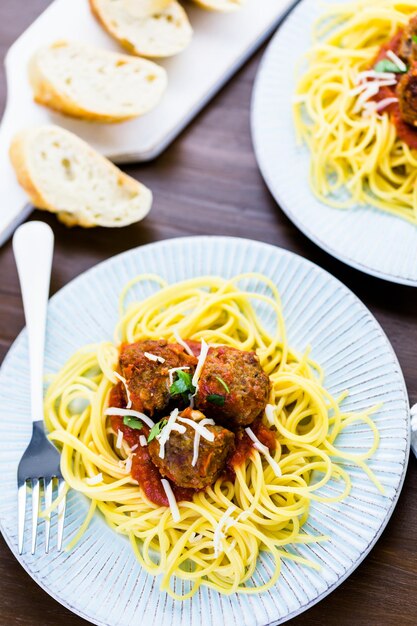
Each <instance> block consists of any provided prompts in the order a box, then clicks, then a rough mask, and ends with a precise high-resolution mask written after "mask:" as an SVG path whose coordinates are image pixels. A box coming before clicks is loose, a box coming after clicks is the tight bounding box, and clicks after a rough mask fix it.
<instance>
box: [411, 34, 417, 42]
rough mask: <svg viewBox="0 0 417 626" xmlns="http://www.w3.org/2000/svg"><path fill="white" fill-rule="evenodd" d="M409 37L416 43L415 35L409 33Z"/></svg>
mask: <svg viewBox="0 0 417 626" xmlns="http://www.w3.org/2000/svg"><path fill="white" fill-rule="evenodd" d="M411 39H412V40H413V41H414V43H417V35H411Z"/></svg>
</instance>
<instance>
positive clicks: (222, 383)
mask: <svg viewBox="0 0 417 626" xmlns="http://www.w3.org/2000/svg"><path fill="white" fill-rule="evenodd" d="M216 378H217V380H218V381H219V383H220V384H221V385H223V387H224V388H225V389H226V391H227V393H230V389H229V387H228V386H227V385H226V383H225V382H224V380H223V378H220V376H216Z"/></svg>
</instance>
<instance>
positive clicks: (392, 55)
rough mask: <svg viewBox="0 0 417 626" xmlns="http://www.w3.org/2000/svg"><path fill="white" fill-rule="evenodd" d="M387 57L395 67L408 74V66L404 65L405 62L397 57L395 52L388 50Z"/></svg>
mask: <svg viewBox="0 0 417 626" xmlns="http://www.w3.org/2000/svg"><path fill="white" fill-rule="evenodd" d="M387 57H388V58H389V59H390V60H391V61H392V62H393V63H394V65H396V66H397V67H398V69H399V70H400V71H401V72H406V71H407V66H406V64H405V63H404V61H402V60H401V59H400V57H399V56H397V55H396V54H395V52H394V51H393V50H387Z"/></svg>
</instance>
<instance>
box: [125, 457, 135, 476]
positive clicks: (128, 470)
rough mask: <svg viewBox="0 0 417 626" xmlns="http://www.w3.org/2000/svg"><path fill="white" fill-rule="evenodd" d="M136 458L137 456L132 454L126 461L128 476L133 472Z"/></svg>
mask: <svg viewBox="0 0 417 626" xmlns="http://www.w3.org/2000/svg"><path fill="white" fill-rule="evenodd" d="M134 456H135V455H134V454H131V455H129V456H128V457H127V459H126V464H125V471H126V474H130V472H131V470H132V461H133V457H134Z"/></svg>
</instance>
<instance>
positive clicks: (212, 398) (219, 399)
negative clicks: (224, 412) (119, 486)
mask: <svg viewBox="0 0 417 626" xmlns="http://www.w3.org/2000/svg"><path fill="white" fill-rule="evenodd" d="M207 400H208V402H212V403H213V404H217V406H223V404H224V403H225V397H224V396H221V395H219V394H218V393H210V394H209V395H208V396H207Z"/></svg>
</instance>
